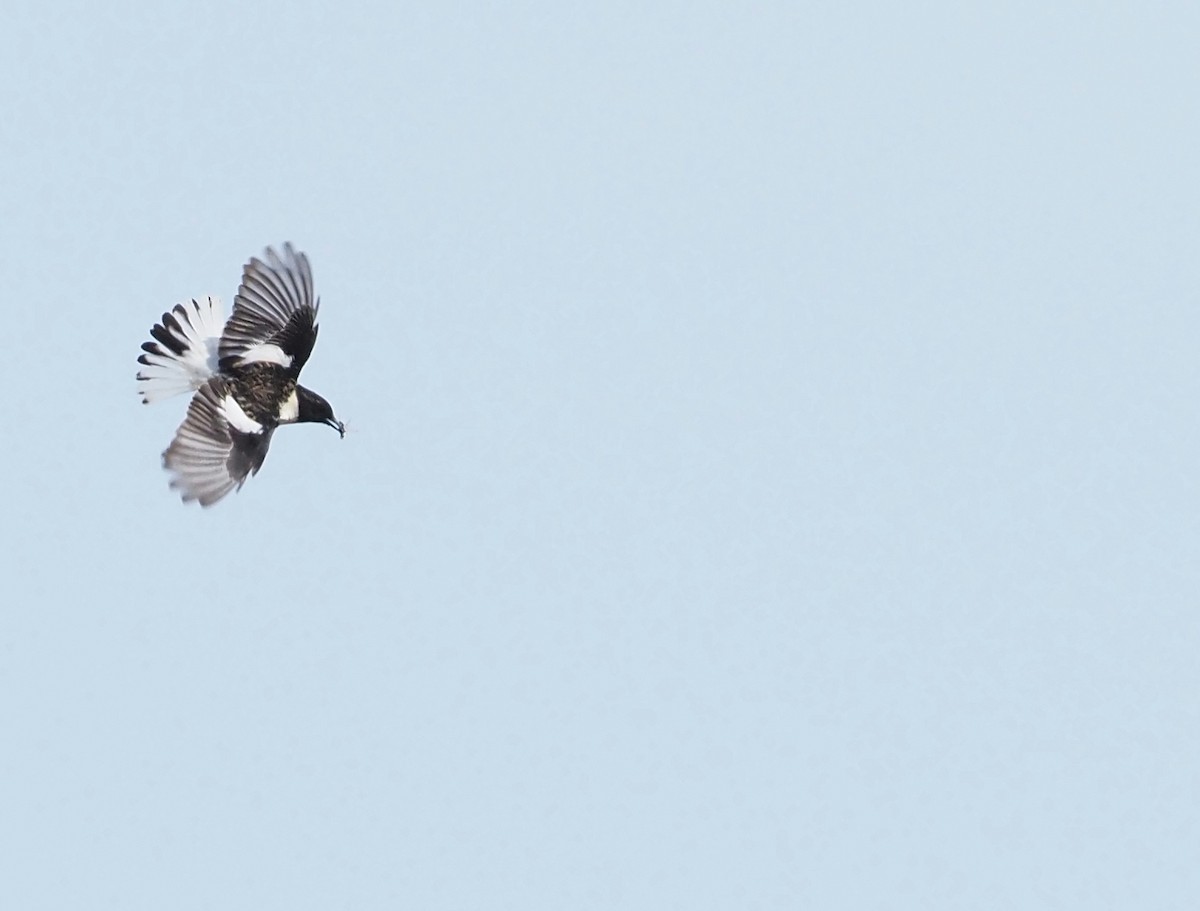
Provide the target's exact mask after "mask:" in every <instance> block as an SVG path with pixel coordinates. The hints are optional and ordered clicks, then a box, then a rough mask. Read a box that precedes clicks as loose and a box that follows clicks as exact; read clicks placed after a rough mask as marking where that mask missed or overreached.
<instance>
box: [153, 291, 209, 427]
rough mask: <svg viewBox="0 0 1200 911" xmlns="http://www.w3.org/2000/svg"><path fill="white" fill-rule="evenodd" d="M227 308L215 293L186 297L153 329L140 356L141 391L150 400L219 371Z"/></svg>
mask: <svg viewBox="0 0 1200 911" xmlns="http://www.w3.org/2000/svg"><path fill="white" fill-rule="evenodd" d="M224 325H225V314H224V308H222V306H221V301H220V299H219V298H216V297H205V298H202V299H200V300H190V301H185V302H183V303H181V304H176V305H175V306H174V307H173V308H171V310H170V312H168V313H164V314H163V317H162V322H161V323H156V324H155V326H154V328H153V329H151V330H150V335H151V336H152V337H153V339H154V341H150V342H145V343H144V344H143V345H142V351H143V354H142V355H141V356H140V357H138V363H139V364H141V369H140V370H138V375H137V380H138V394H139V395H141V397H142V401H143V402H145V403H147V404H149V403H150V402H157V401H160V400H162V399H166V398H170V397H171V396H173V395H179V394H180V393H181V392H191V391H193V390H196V389H199V388H200V387H201V386H203V385H204V384H205V383H206V382H207V381H208V380H209V379H210V378H211V377H212V376H214V375H215V374H216V373H217V362H218V359H219V355H218V347H219V345H220V341H221V329H222V327H223V326H224Z"/></svg>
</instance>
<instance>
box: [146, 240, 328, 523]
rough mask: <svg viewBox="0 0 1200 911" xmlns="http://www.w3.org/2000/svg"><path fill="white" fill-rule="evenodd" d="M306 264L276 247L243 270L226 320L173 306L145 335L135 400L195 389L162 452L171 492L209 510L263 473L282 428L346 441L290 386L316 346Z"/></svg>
mask: <svg viewBox="0 0 1200 911" xmlns="http://www.w3.org/2000/svg"><path fill="white" fill-rule="evenodd" d="M319 306H320V301H319V300H318V299H317V298H315V297H314V296H313V289H312V270H311V269H310V268H309V265H308V258H307V257H306V256H305V255H304V254H303V253H299V254H298V253H296V252H295V251H294V250H293V249H292V247H291V245H290V244H284V247H283V255H282V256H281V255H280V254H278V253H276V252H275V251H274V250H272V249H269V248H268V249H267V251H266V253H265V261H264V260H259V259H251V260H250V262H249V263H247V264H246V266H245V269H244V270H243V272H242V284H241V287H239V288H238V293H237V297H236V298H235V300H234V306H233V315H232V316H231V317H230V319H229V321H228V322H227V323H226V322H224V320H223V319H222V315H221V305H220V301H218V300H216V299H215V298H211V297H209V298H205V299H204V301H199V300H191V301H187V302H185V303H181V304H176V305H175V307H174V308H173V309H172V310H171V311H170V312H168V313H164V314H163V318H162V322H161V323H159V324H158V325H156V326H154V328H152V329H151V330H150V334H151V336H152V337H153V339H154V341H152V342H146V343H145V344H144V345H142V349H143V352H144V353H143V354H142V355H141V356H140V357H139V358H138V363H140V364H141V365H142V369H141V370H139V371H138V384H139V391H140V392H141V394H142V401H144V402H147V403H148V402H153V401H157V400H159V399H161V398H166V397H169V396H172V395H177V394H179V393H181V392H185V391H188V390H194V391H195V395H193V397H192V402H191V404H190V405H189V406H188V413H187V418H186V419H185V420H184V422H183V424H181V425H180V427H179V430H178V431H177V432H176V434H175V439H174V441H173V442H172V443H171V445H170V446H169V447H167V450H166V451H165V452H164V453H163V466H164V467H165V468H166V469H167V470H168V471H170V472H172V474H173V477H172V480H171V487H172V488H174V489H176V490H179V491H181V492H182V495H183V499H184V500H185V501H188V500H198V501H199V502H200V504H201V505H202V506H211V505H212V504H213V503H216V502H217V501H218V500H220V499H221V498H222V497H224V496H225V495H226V494H228V493H229V492H230V491H231V490H234V489H235V488H236V489H240V488H241V486H242V484H244V483H245V481H246V478H248V477H249V476H250V475H252V474H256V473H257V472H258V470H259V468H261V467H262V464H263V460H264V459H265V458H266V456H267V449H268V448H269V447H270V445H271V436H272V435H273V434H274V432H275V430H276V428H278V427H279V426H280V425H282V424H295V423H305V422H319V423H323V424H327V425H328V426H330V427H333V428H334V429H336V430H337V431H338V433H339V434H342V435H345V427H344V426H343V425H342V423H341V422H340V421H338V420H337V419H336V418H334V416H333V409H332V408H331V407H330V405H329V403H328V402H326V401H325V399H323V398H321V396H319V395H317V394H316V393H315V392H313V391H311V390H309V389H306V388H304V387H303V386H301V385H300V384H299V382H298V377H299V375H300V370H301V368H303V366H304V364H305V362H306V361H307V360H308V356H309V355H310V354H311V353H312V349H313V345H314V344H315V343H316V340H317V309H318V307H319Z"/></svg>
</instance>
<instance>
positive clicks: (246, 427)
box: [221, 395, 263, 433]
mask: <svg viewBox="0 0 1200 911" xmlns="http://www.w3.org/2000/svg"><path fill="white" fill-rule="evenodd" d="M221 413H222V414H224V415H225V420H227V421H228V422H229V426H230V427H232V428H233V429H234V430H239V431H241V432H242V433H262V431H263V425H262V424H260V423H258V421H256V420H254V418H252V417H250V415H248V414H246V412H244V411H243V410H242V406H241V405H239V404H238V403H237V399H235V398H234V397H233V396H232V395H226V396H225V398H224V399H222V400H221Z"/></svg>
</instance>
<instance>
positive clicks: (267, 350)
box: [237, 343, 292, 370]
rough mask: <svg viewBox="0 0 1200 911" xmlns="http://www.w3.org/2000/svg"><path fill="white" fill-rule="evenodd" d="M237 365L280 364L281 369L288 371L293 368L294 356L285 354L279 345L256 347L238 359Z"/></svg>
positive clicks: (268, 344)
mask: <svg viewBox="0 0 1200 911" xmlns="http://www.w3.org/2000/svg"><path fill="white" fill-rule="evenodd" d="M237 363H238V364H239V365H241V364H255V363H262V364H278V365H279V366H280V367H282V368H284V369H285V370H286V369H287V368H288V367H290V366H292V356H291V355H290V354H285V353H284V351H283V349H282V348H280V347H279V346H278V345H272V344H270V343H267V344H263V345H255V346H254V347H253V348H251V349H250V350H249V351H247V352H246V353H245V354H243V355H242V356H241V357H240V358H238V360H237Z"/></svg>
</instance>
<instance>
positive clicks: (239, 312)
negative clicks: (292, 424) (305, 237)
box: [220, 244, 320, 377]
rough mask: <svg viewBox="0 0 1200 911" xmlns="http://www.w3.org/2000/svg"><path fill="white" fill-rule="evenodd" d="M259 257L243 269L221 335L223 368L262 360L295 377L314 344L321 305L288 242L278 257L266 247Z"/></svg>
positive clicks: (302, 262) (306, 270) (301, 258)
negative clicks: (229, 314) (240, 281)
mask: <svg viewBox="0 0 1200 911" xmlns="http://www.w3.org/2000/svg"><path fill="white" fill-rule="evenodd" d="M263 256H264V257H265V261H264V260H261V259H258V258H257V257H255V258H254V259H251V260H250V262H248V263H246V267H245V268H244V269H243V270H242V284H241V286H240V287H239V288H238V292H237V297H235V298H234V301H233V316H231V317H230V318H229V322H228V323H226V324H225V331H224V333H223V334H222V335H221V346H220V357H221V360H220V366H221V370H222V371H228V370H232V369H235V368H237V367H239V366H241V365H243V364H249V363H253V362H255V361H265V362H267V363H271V364H278V365H279V366H281V367H283V368H284V369H285V370H286V371H288V373H289V374H290V375H291V376H292V377H296V376H299V375H300V368H302V367H303V366H304V362H305V361H307V360H308V356H309V355H310V354H312V349H313V345H314V344H316V341H317V308H318V307H319V306H320V301H319V300H318V299H317V298H316V297H314V296H313V280H312V269H311V268H309V265H308V257H307V256H305V255H304V254H303V253H297V252H296V251H295V250H293V249H292V245H291V244H284V245H283V254H282V255H280V254H279V253H276V252H275V250H274V249H272V248H270V247H268V248H267V250H266V252H265V253H264V254H263Z"/></svg>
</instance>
